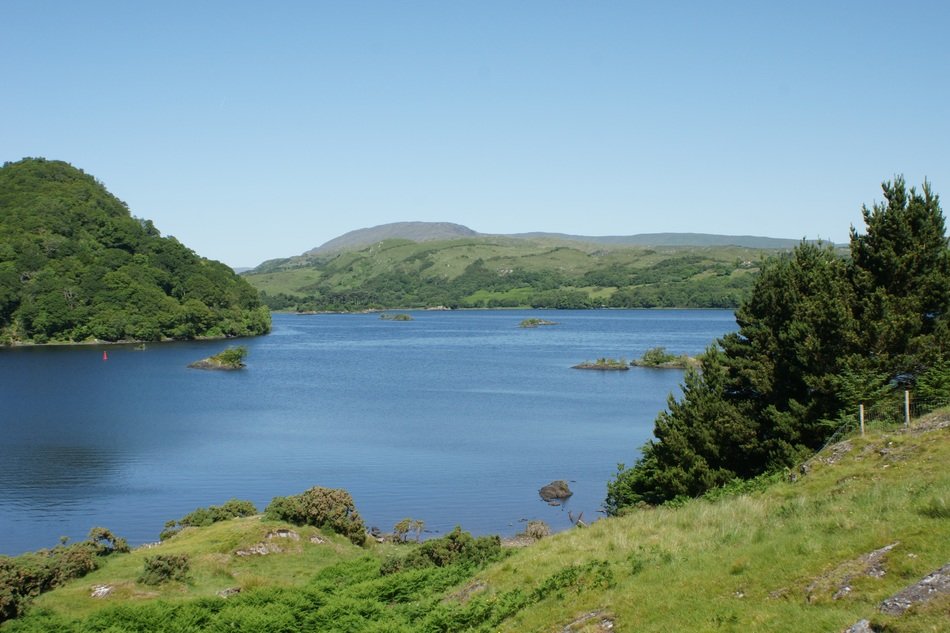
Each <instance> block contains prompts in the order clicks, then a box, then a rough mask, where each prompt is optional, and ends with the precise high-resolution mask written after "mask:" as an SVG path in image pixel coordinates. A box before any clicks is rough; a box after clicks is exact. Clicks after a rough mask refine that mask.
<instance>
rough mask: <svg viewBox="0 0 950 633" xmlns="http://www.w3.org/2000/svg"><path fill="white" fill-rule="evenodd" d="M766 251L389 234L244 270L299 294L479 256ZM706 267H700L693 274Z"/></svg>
mask: <svg viewBox="0 0 950 633" xmlns="http://www.w3.org/2000/svg"><path fill="white" fill-rule="evenodd" d="M771 252H773V251H765V250H755V249H747V248H739V247H731V246H723V247H655V248H644V247H626V246H604V245H592V244H583V243H580V242H571V243H565V242H561V241H553V240H530V241H529V240H516V239H511V238H503V237H497V238H490V237H479V238H469V239H460V240H443V241H432V242H423V243H415V242H409V241H406V240H387V241H385V242H381V243H379V244H376V245H374V246H370V247H368V248H365V249H362V250H358V251H348V252H344V253H339V254H336V255H333V256H329V257H326V258H316V259H310V258H306V257H296V258H291V259H289V260H281V262H280V263H276V262H275V263H271V264H269V265H262V267H261V271H260V272H251V273H248V274H245V275H244V277H245V278H246V279H247V280H248V281H249V282H250V283H251V284H252V285H253V286H254V287H256V288H257V289H258V290H264V291H265V292H267V293H268V294H271V295H276V294H278V293H285V294H289V295H299V296H303V295H305V294H307V288H308V287H312V286H313V285H314V284H316V283H318V282H325V283H327V284H328V285H329V286H331V287H333V288H335V289H347V288H357V287H359V286H360V285H361V283H363V282H364V281H365V280H366V279H369V278H372V277H374V276H376V275H380V274H383V273H386V272H389V271H392V270H407V271H410V270H411V271H415V270H418V271H419V274H420V276H422V277H423V278H433V277H444V278H446V279H450V280H451V279H455V278H456V277H458V276H459V275H461V274H462V273H463V272H464V271H465V269H466V268H467V267H468V266H469V265H470V264H472V263H473V262H474V261H476V260H477V259H482V260H484V261H485V263H486V265H487V266H488V267H489V268H490V269H492V270H499V271H502V270H507V269H521V270H526V271H532V272H534V271H543V270H556V271H559V272H561V273H564V274H566V275H568V276H578V277H579V276H581V275H583V274H584V273H586V272H589V271H594V270H600V269H604V268H608V267H610V266H617V265H619V266H624V267H629V268H630V269H644V268H648V267H649V266H652V265H655V264H657V263H659V262H662V261H667V260H671V259H672V260H675V259H680V258H685V257H690V256H699V257H701V258H702V259H703V261H704V262H705V263H706V264H707V265H708V266H709V267H710V268H711V267H713V266H715V265H717V264H719V265H722V264H724V265H727V266H729V267H734V266H735V264H736V262H737V261H738V262H740V263H741V262H751V263H752V264H753V266H746V267H740V268H738V269H737V270H735V272H734V274H736V275H745V274H749V273H752V272H755V271H756V270H757V269H756V268H755V267H754V264H755V263H757V262H758V261H759V259H760V258H761V257H762V256H763V255H765V254H767V253H771ZM423 261H426V262H432V265H431V266H428V267H422V266H421V263H422V262H423ZM315 266H316V267H315ZM420 269H421V270H420ZM703 274H704V273H699V275H698V277H701V276H702V275H703ZM705 274H707V275H708V274H709V273H705ZM612 290H613V289H611V292H612ZM608 294H609V293H608ZM601 296H603V293H601Z"/></svg>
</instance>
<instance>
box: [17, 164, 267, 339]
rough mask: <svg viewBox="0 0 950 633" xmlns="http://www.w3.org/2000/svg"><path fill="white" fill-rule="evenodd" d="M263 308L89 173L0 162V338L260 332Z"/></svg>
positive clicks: (224, 272)
mask: <svg viewBox="0 0 950 633" xmlns="http://www.w3.org/2000/svg"><path fill="white" fill-rule="evenodd" d="M269 330H270V314H269V312H268V310H267V308H266V306H263V305H262V304H261V302H260V299H259V297H258V293H257V291H256V290H254V288H252V287H251V286H250V285H249V284H248V283H247V282H246V281H244V280H243V279H241V278H240V277H238V276H237V275H235V274H234V273H233V271H231V269H230V268H228V267H227V266H225V265H224V264H222V263H220V262H216V261H211V260H208V259H204V258H202V257H199V256H198V255H196V254H195V253H194V252H193V251H191V250H190V249H188V248H187V247H185V246H184V245H182V244H181V243H180V242H178V240H176V239H175V238H174V237H162V236H161V234H160V233H159V231H158V230H157V229H156V228H155V227H154V226H153V224H152V222H151V221H149V220H142V219H139V218H134V217H132V215H131V214H130V212H129V209H128V208H127V207H126V205H125V204H124V203H123V202H122V201H120V200H118V199H117V198H115V197H114V196H113V195H111V194H110V193H109V192H108V191H107V190H106V189H105V187H104V186H103V185H102V184H101V183H99V182H98V181H96V179H95V178H93V177H92V176H90V175H87V174H85V173H83V172H82V171H81V170H79V169H77V168H75V167H73V166H71V165H69V164H67V163H64V162H60V161H49V160H44V159H40V158H36V159H34V158H29V159H24V160H22V161H18V162H15V163H6V164H4V166H3V167H2V168H0V340H2V341H3V342H4V343H6V344H10V343H19V342H33V343H51V342H79V341H88V340H102V341H119V340H137V341H154V340H161V339H168V338H171V339H190V338H198V337H226V336H247V335H255V334H263V333H266V332H268V331H269Z"/></svg>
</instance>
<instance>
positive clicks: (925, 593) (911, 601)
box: [881, 563, 950, 615]
mask: <svg viewBox="0 0 950 633" xmlns="http://www.w3.org/2000/svg"><path fill="white" fill-rule="evenodd" d="M946 594H950V563H948V564H946V565H944V566H943V567H941V568H940V569H938V570H937V571H935V572H933V573H932V574H930V575H928V576H927V577H925V578H924V579H923V580H921V581H920V582H918V583H917V584H915V585H911V586H910V587H908V588H907V589H904V590H903V591H901V592H900V593H897V594H895V595H893V596H891V597H890V598H888V599H887V600H885V601H884V602H882V603H881V611H882V612H883V613H887V614H888V615H901V614H903V613H904V611H906V610H907V609H909V608H910V607H912V606H913V605H915V604H918V603H920V602H927V601H928V600H932V599H933V598H936V597H937V596H942V595H946Z"/></svg>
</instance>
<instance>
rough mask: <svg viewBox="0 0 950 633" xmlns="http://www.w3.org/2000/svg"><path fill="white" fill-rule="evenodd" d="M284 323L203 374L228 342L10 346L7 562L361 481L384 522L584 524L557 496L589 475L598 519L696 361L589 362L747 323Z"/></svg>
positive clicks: (285, 319) (323, 318)
mask: <svg viewBox="0 0 950 633" xmlns="http://www.w3.org/2000/svg"><path fill="white" fill-rule="evenodd" d="M535 314H536V313H534V314H533V313H530V312H526V311H498V312H477V311H472V312H417V313H413V316H414V320H413V321H411V322H405V323H400V322H393V321H384V320H380V319H379V318H378V316H377V315H313V316H298V315H275V319H274V333H273V334H272V335H270V336H266V337H261V338H257V339H249V340H246V341H242V342H241V343H242V344H245V345H247V346H248V348H249V356H248V369H247V370H245V371H242V372H202V371H196V370H190V369H187V367H186V365H187V364H188V363H190V362H192V361H194V360H197V359H200V358H204V357H206V356H209V355H210V354H213V353H216V352H218V351H220V350H221V349H223V348H225V347H226V346H227V343H226V342H220V341H218V342H189V343H175V344H163V345H150V346H149V347H148V349H147V350H145V351H136V350H134V349H133V348H132V347H131V346H128V347H125V346H114V347H110V348H108V352H109V354H108V356H109V358H108V360H107V361H104V360H102V351H103V349H102V348H91V347H67V348H35V349H12V350H2V351H0V437H2V438H3V441H2V442H0V553H8V554H13V553H19V552H21V551H25V550H28V549H36V548H39V547H44V546H50V545H52V544H54V543H55V542H56V540H57V538H58V537H59V536H60V535H68V536H70V537H72V538H81V537H83V536H84V535H85V534H86V532H87V531H88V530H89V528H91V527H93V526H95V525H104V526H107V527H109V528H110V529H113V530H114V531H115V532H117V533H118V534H120V535H121V536H124V537H126V538H128V539H129V540H130V542H132V543H141V542H146V541H150V540H154V539H155V538H156V536H157V534H158V532H159V531H160V529H161V526H162V525H163V524H164V523H165V521H166V520H168V519H171V518H176V517H180V516H182V515H184V514H186V513H187V512H190V511H191V510H193V509H194V508H196V507H198V506H207V505H209V504H220V503H223V502H224V501H226V500H227V499H229V498H232V497H238V498H242V499H249V500H251V501H253V502H254V503H255V504H256V505H257V506H258V507H259V508H263V507H264V506H265V505H266V504H267V503H268V502H269V501H270V499H271V498H272V497H274V496H277V495H287V494H294V493H297V492H300V491H302V490H304V489H306V488H308V487H310V486H313V485H324V486H331V487H344V488H347V489H348V490H349V491H350V492H351V493H352V494H353V496H354V498H355V500H356V502H357V506H358V507H359V509H360V512H361V514H362V515H363V516H364V517H365V518H366V519H367V521H368V523H369V524H371V525H378V526H380V527H382V528H383V529H386V530H388V529H390V528H391V526H392V525H393V524H394V523H395V522H397V521H399V520H400V519H402V518H403V517H405V516H412V517H415V518H420V519H423V520H424V521H425V522H426V526H427V528H430V529H433V530H436V531H446V530H451V529H452V527H454V525H456V524H461V525H462V526H463V527H464V528H466V529H469V530H472V531H473V532H475V533H488V532H493V533H502V534H510V533H514V532H516V531H518V530H519V529H521V527H522V526H521V525H520V522H521V521H522V519H543V520H545V521H547V522H548V523H549V524H551V525H552V527H553V528H554V529H564V528H566V527H569V526H570V521H569V519H568V517H567V509H566V508H565V507H551V506H548V505H547V504H545V503H544V502H542V501H540V500H539V498H538V495H537V490H538V488H540V487H541V486H542V485H544V484H546V483H548V482H549V481H551V480H553V479H566V480H571V481H572V482H573V483H572V484H571V488H572V490H573V491H574V496H573V497H572V498H571V501H570V506H571V507H570V510H571V511H572V512H573V513H574V515H575V516H576V515H577V514H579V513H580V512H584V517H585V521H590V520H592V519H593V518H595V517H596V516H597V509H598V508H599V506H600V504H601V502H602V501H603V497H604V494H605V485H606V482H607V481H608V479H609V478H610V476H611V475H612V474H613V473H614V471H615V469H616V464H617V463H618V462H627V463H630V462H632V461H633V460H634V459H635V458H636V454H637V453H636V449H637V448H638V447H639V446H640V445H641V444H642V443H643V442H644V441H645V440H646V439H647V438H648V437H649V435H650V431H651V429H652V423H653V419H654V417H655V416H656V413H657V411H659V410H660V409H662V408H663V407H664V406H665V401H666V396H667V394H668V393H669V392H670V391H673V390H676V389H677V385H678V383H679V381H680V379H681V373H680V372H677V371H651V370H644V369H636V368H635V369H632V370H631V371H628V372H607V373H604V372H578V371H574V370H571V369H570V366H571V365H574V364H576V363H578V362H580V361H582V360H585V359H590V358H597V357H600V356H614V357H626V358H628V359H632V358H636V357H638V356H640V355H641V354H642V353H643V352H644V351H646V350H647V349H649V348H650V347H654V346H656V345H664V346H666V347H667V349H668V350H669V351H670V352H672V353H675V354H680V353H690V354H695V353H698V352H701V351H702V350H703V349H704V348H705V347H706V346H707V345H708V344H709V343H710V342H711V341H712V340H713V339H715V338H716V337H718V336H720V335H722V334H723V333H725V332H726V331H730V330H732V329H734V327H735V326H734V321H733V317H732V315H731V314H730V313H728V312H722V311H603V312H601V311H586V312H585V311H577V312H573V311H564V312H558V313H557V315H556V318H555V319H554V320H556V321H558V322H559V325H557V326H552V327H550V328H544V329H534V330H526V329H522V328H519V327H518V323H520V321H521V319H523V318H525V317H527V316H533V315H535Z"/></svg>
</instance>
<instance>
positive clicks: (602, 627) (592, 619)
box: [561, 609, 614, 633]
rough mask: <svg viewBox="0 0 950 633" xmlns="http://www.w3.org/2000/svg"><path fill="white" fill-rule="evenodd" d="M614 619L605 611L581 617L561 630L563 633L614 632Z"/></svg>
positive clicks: (589, 613)
mask: <svg viewBox="0 0 950 633" xmlns="http://www.w3.org/2000/svg"><path fill="white" fill-rule="evenodd" d="M613 630H614V619H613V616H611V615H609V614H608V613H607V612H606V611H604V610H603V609H601V610H599V611H590V612H588V613H585V614H583V615H580V616H578V617H576V618H574V619H573V620H571V621H570V622H568V623H567V624H565V625H564V628H562V629H561V633H580V631H597V632H601V631H613Z"/></svg>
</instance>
